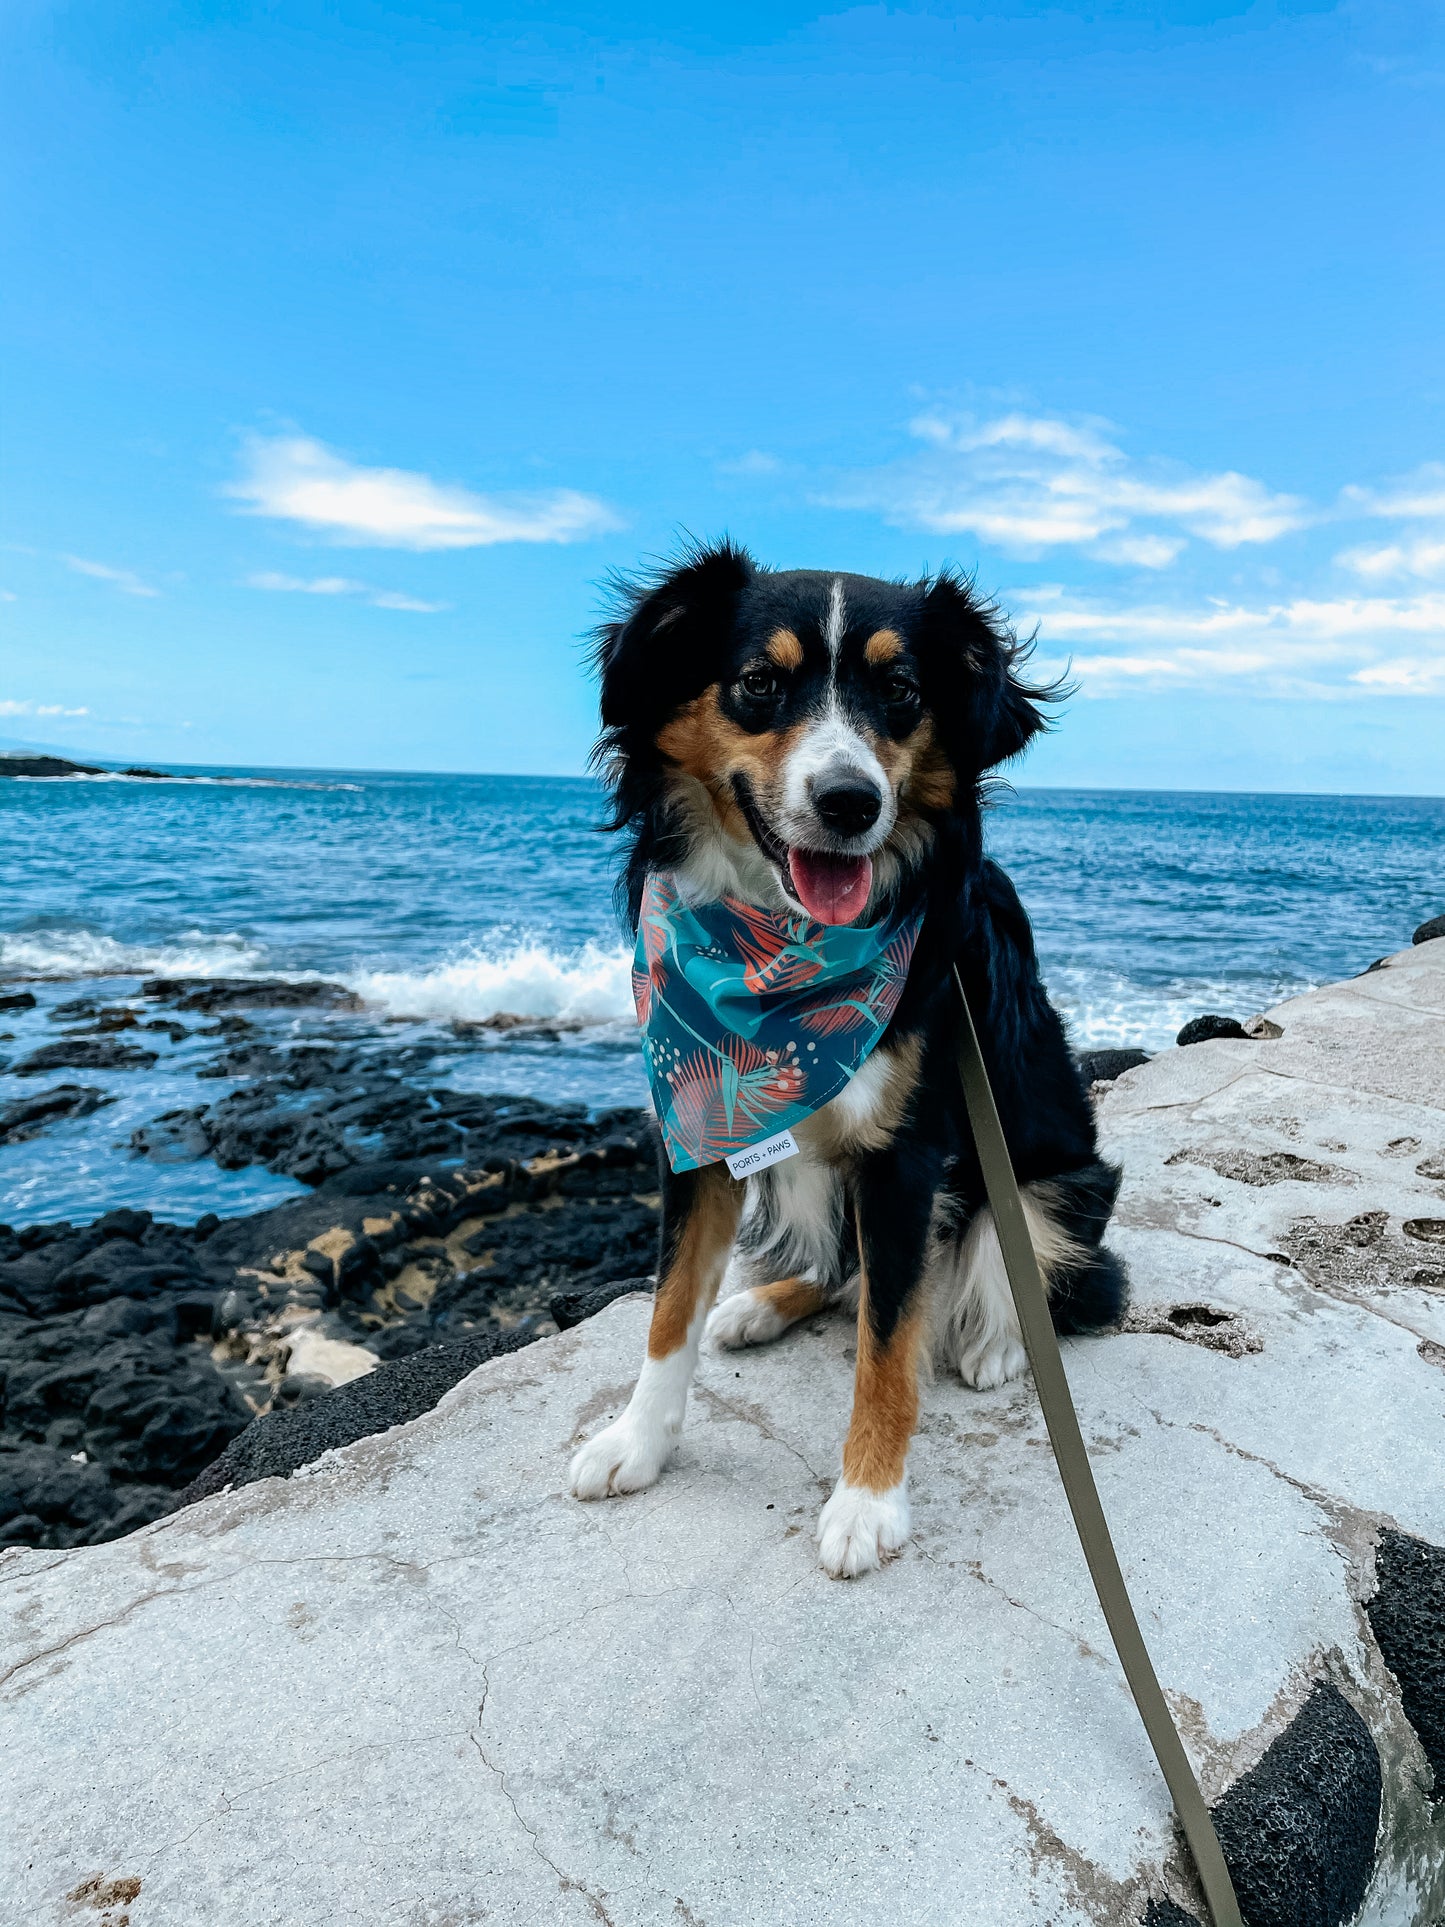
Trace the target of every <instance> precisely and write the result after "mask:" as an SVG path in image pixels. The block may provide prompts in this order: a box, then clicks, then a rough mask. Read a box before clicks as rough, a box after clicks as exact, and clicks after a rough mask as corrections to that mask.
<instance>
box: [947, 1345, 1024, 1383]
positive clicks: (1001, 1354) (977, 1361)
mask: <svg viewBox="0 0 1445 1927" xmlns="http://www.w3.org/2000/svg"><path fill="white" fill-rule="evenodd" d="M1028 1368H1029V1355H1028V1353H1027V1352H1026V1351H1025V1350H1024V1347H1023V1340H1022V1339H1021V1338H1013V1337H1003V1338H995V1339H993V1340H991V1341H990V1343H988V1344H987V1345H981V1346H980V1347H979V1348H978V1350H977V1351H969V1352H965V1354H964V1356H963V1357H962V1358H961V1359H960V1360H959V1363H958V1375H959V1377H960V1378H961V1379H962V1380H963V1382H964V1384H965V1385H971V1386H972V1387H973V1389H974V1390H975V1391H976V1392H992V1391H994V1390H996V1388H997V1387H998V1386H1000V1385H1007V1384H1008V1382H1009V1380H1010V1379H1011V1378H1018V1377H1020V1376H1021V1375H1022V1374H1023V1373H1024V1372H1026V1371H1027V1370H1028Z"/></svg>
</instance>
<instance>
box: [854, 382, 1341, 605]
mask: <svg viewBox="0 0 1445 1927" xmlns="http://www.w3.org/2000/svg"><path fill="white" fill-rule="evenodd" d="M909 430H910V433H911V434H912V436H913V438H914V439H915V441H917V442H918V443H920V444H922V446H921V448H920V449H919V450H918V451H917V452H916V453H914V454H912V455H909V456H907V457H905V458H904V459H902V460H901V461H898V462H895V463H893V464H891V465H889V466H887V467H884V468H878V469H873V470H869V471H865V472H862V473H858V474H854V475H853V476H851V477H849V478H847V479H846V480H845V481H843V482H841V483H839V484H838V485H837V486H836V487H834V488H833V489H831V490H830V491H828V492H827V493H826V494H824V495H820V496H819V497H818V498H816V499H818V500H820V501H821V502H823V503H825V504H826V505H828V506H831V507H835V508H869V509H876V510H878V511H879V512H880V513H881V514H882V515H883V516H884V517H885V518H886V519H887V520H888V521H890V522H893V523H895V524H897V525H898V526H900V527H904V528H919V529H927V530H930V531H932V532H934V533H936V534H940V535H964V534H967V535H973V536H976V537H978V538H979V539H981V540H983V541H985V542H990V543H992V544H994V545H995V546H996V547H998V548H1000V549H1004V550H1006V551H1008V552H1009V553H1012V554H1017V555H1039V554H1043V553H1045V552H1047V551H1049V550H1052V549H1060V548H1077V549H1080V550H1082V551H1084V552H1085V553H1086V554H1088V555H1091V556H1093V557H1096V558H1097V559H1099V560H1102V561H1112V562H1121V563H1125V564H1128V565H1130V566H1132V567H1136V568H1150V569H1159V568H1164V567H1166V566H1167V565H1168V564H1169V563H1170V562H1172V561H1173V560H1174V559H1175V557H1176V556H1177V555H1178V554H1179V553H1180V551H1181V550H1182V549H1183V548H1184V547H1185V546H1186V544H1187V543H1188V541H1189V539H1190V538H1191V537H1193V538H1195V539H1197V540H1199V541H1202V542H1207V543H1209V544H1210V545H1211V546H1212V547H1214V548H1216V549H1236V548H1239V547H1241V546H1243V545H1245V544H1251V543H1264V542H1273V541H1274V540H1276V539H1277V538H1278V537H1279V536H1281V535H1285V534H1288V533H1289V532H1290V531H1291V530H1293V529H1298V528H1303V527H1304V526H1305V525H1306V524H1307V523H1308V522H1310V521H1311V520H1312V519H1314V518H1313V512H1312V511H1311V510H1310V509H1309V507H1308V505H1307V504H1306V503H1305V502H1303V501H1302V500H1301V499H1300V498H1299V497H1298V496H1294V495H1283V494H1280V493H1278V492H1276V491H1274V490H1272V489H1269V488H1267V487H1266V486H1265V484H1264V483H1263V482H1259V481H1256V480H1255V479H1254V478H1253V477H1252V476H1248V475H1242V474H1239V473H1238V472H1237V471H1235V470H1233V469H1228V470H1224V471H1222V472H1220V473H1216V474H1209V473H1198V472H1196V471H1193V470H1189V469H1186V468H1183V467H1182V466H1180V465H1178V464H1170V463H1165V462H1163V461H1149V462H1137V461H1135V460H1133V459H1132V458H1131V457H1130V456H1128V455H1127V454H1126V453H1125V451H1124V449H1123V448H1122V447H1121V446H1120V444H1119V442H1118V441H1117V439H1115V438H1114V433H1113V431H1112V430H1110V429H1109V428H1108V426H1107V424H1104V423H1098V422H1092V421H1082V422H1081V421H1067V420H1063V419H1061V418H1058V417H1052V416H1033V415H1026V414H1022V413H1018V412H1015V413H1011V414H1007V415H1001V416H999V417H997V418H996V419H994V420H992V421H979V420H977V419H976V418H975V417H973V416H970V415H953V414H948V413H945V412H942V411H930V412H927V413H924V414H921V415H919V416H917V417H916V418H915V419H914V421H912V422H911V423H910V424H909Z"/></svg>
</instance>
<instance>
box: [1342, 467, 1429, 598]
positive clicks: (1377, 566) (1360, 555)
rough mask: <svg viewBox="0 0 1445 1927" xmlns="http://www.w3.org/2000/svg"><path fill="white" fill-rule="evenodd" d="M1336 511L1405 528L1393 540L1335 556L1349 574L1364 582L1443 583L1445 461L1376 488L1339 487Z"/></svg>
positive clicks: (1346, 550) (1367, 544)
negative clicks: (1338, 505) (1367, 517)
mask: <svg viewBox="0 0 1445 1927" xmlns="http://www.w3.org/2000/svg"><path fill="white" fill-rule="evenodd" d="M1340 512H1341V514H1344V515H1350V514H1353V515H1357V516H1369V517H1371V518H1372V519H1374V520H1377V521H1391V522H1400V523H1403V524H1404V525H1405V526H1404V527H1403V528H1401V529H1400V530H1399V531H1398V532H1397V534H1396V537H1395V539H1394V541H1392V542H1385V543H1380V544H1370V543H1363V544H1361V545H1360V546H1359V547H1358V548H1353V549H1345V550H1343V551H1342V553H1341V554H1339V555H1337V556H1336V557H1335V560H1336V561H1337V562H1339V563H1341V564H1342V565H1343V567H1345V568H1347V569H1349V570H1351V571H1352V573H1353V574H1355V575H1357V576H1359V577H1361V578H1362V580H1364V581H1366V582H1391V581H1402V580H1407V579H1410V578H1412V577H1413V578H1414V579H1415V580H1416V581H1419V582H1445V463H1442V462H1426V463H1425V464H1424V465H1423V466H1422V467H1420V468H1417V469H1416V470H1415V472H1414V473H1413V474H1412V475H1403V476H1400V477H1399V478H1398V479H1397V480H1395V481H1393V482H1386V483H1384V484H1383V485H1382V486H1381V487H1378V488H1347V489H1344V490H1342V491H1341V495H1340Z"/></svg>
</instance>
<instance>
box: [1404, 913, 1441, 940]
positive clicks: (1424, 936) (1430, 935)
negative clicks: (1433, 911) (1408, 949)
mask: <svg viewBox="0 0 1445 1927" xmlns="http://www.w3.org/2000/svg"><path fill="white" fill-rule="evenodd" d="M1437 937H1445V916H1441V917H1431V918H1429V919H1428V920H1427V921H1426V922H1425V923H1422V924H1421V925H1420V928H1419V929H1418V930H1417V931H1416V932H1415V934H1414V936H1413V937H1412V938H1411V939H1410V941H1411V943H1433V942H1434V941H1435V939H1436V938H1437Z"/></svg>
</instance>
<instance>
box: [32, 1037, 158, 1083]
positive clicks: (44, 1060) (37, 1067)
mask: <svg viewBox="0 0 1445 1927" xmlns="http://www.w3.org/2000/svg"><path fill="white" fill-rule="evenodd" d="M157 1055H158V1053H157V1052H155V1051H153V1050H143V1049H141V1048H140V1047H139V1046H138V1045H136V1044H119V1043H116V1042H114V1041H113V1040H112V1039H111V1038H109V1037H63V1038H61V1039H60V1041H59V1042H58V1043H54V1044H42V1045H41V1047H40V1049H39V1050H38V1051H33V1052H32V1053H31V1055H30V1056H29V1057H27V1058H25V1059H24V1061H23V1062H21V1063H19V1064H17V1065H16V1066H15V1075H16V1076H17V1077H35V1076H38V1074H39V1073H40V1072H41V1071H58V1070H76V1071H144V1070H149V1069H150V1067H151V1065H152V1064H154V1063H155V1061H156V1057H157Z"/></svg>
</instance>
